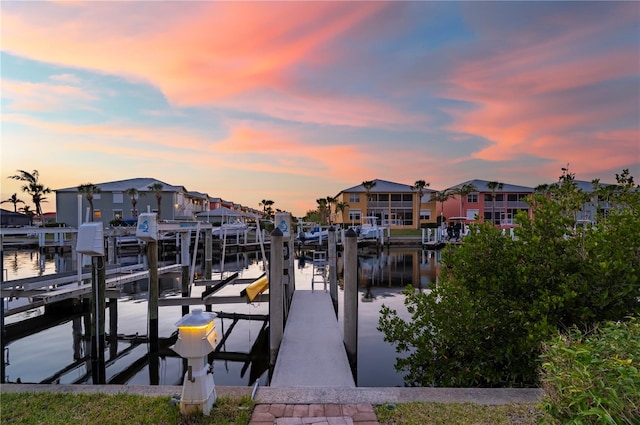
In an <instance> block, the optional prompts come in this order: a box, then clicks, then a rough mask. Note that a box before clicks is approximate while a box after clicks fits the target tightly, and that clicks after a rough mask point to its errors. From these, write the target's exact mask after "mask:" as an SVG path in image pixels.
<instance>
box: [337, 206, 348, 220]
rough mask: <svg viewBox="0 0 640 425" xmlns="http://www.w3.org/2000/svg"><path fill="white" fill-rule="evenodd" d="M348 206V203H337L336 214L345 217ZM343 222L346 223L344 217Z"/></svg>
mask: <svg viewBox="0 0 640 425" xmlns="http://www.w3.org/2000/svg"><path fill="white" fill-rule="evenodd" d="M348 206H349V204H348V203H347V202H337V203H336V208H335V211H336V214H338V213H340V215H343V214H344V211H345V210H346V209H347V207H348ZM342 222H343V223H344V222H345V219H344V217H342Z"/></svg>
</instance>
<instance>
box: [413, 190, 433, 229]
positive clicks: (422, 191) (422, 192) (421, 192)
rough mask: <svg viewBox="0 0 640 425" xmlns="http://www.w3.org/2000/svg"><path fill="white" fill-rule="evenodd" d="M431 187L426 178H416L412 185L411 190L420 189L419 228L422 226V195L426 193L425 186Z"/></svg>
mask: <svg viewBox="0 0 640 425" xmlns="http://www.w3.org/2000/svg"><path fill="white" fill-rule="evenodd" d="M425 187H429V183H427V182H425V181H424V180H416V182H415V183H414V184H413V186H411V190H417V191H418V228H419V227H420V205H421V204H422V195H424V188H425Z"/></svg>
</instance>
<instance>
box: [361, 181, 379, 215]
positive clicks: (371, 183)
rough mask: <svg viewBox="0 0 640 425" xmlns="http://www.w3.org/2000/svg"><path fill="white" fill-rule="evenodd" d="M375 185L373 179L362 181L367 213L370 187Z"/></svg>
mask: <svg viewBox="0 0 640 425" xmlns="http://www.w3.org/2000/svg"><path fill="white" fill-rule="evenodd" d="M375 185H376V182H375V180H365V181H363V182H362V186H363V187H364V191H365V192H366V194H367V209H366V212H367V215H369V201H371V189H373V188H374V187H375Z"/></svg>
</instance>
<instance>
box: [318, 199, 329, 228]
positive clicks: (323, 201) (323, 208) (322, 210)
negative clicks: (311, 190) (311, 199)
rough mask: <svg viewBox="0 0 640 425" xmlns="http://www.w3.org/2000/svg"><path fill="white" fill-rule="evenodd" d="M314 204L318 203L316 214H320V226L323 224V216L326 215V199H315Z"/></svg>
mask: <svg viewBox="0 0 640 425" xmlns="http://www.w3.org/2000/svg"><path fill="white" fill-rule="evenodd" d="M316 202H317V203H318V212H319V213H320V222H321V224H322V223H324V221H325V216H326V215H327V199H326V198H320V199H316Z"/></svg>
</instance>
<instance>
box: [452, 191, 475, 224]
mask: <svg viewBox="0 0 640 425" xmlns="http://www.w3.org/2000/svg"><path fill="white" fill-rule="evenodd" d="M477 191H478V189H477V188H476V187H475V186H474V185H472V184H470V183H465V184H463V185H462V186H460V187H458V188H456V189H454V193H455V194H456V195H459V196H460V217H462V202H463V198H466V197H467V196H468V195H469V194H470V193H473V192H477Z"/></svg>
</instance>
